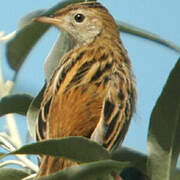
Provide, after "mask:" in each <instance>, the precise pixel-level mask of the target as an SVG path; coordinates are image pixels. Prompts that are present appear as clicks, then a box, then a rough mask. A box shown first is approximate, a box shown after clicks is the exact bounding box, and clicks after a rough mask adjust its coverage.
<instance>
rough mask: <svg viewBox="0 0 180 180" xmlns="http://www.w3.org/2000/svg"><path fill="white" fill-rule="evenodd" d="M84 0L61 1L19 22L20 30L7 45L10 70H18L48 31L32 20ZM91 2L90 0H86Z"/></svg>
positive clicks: (46, 25)
mask: <svg viewBox="0 0 180 180" xmlns="http://www.w3.org/2000/svg"><path fill="white" fill-rule="evenodd" d="M82 1H85V0H65V1H61V2H60V3H58V4H57V5H55V6H54V7H52V8H50V9H49V10H47V11H44V10H38V11H34V12H32V13H30V15H27V16H26V17H24V18H23V19H22V22H20V23H19V24H20V29H19V30H18V32H17V33H16V35H15V37H14V38H13V39H11V40H10V41H9V42H8V44H7V57H8V63H9V65H10V66H11V68H12V69H14V70H15V71H16V72H17V71H18V70H19V69H20V67H21V65H22V64H23V62H24V60H25V58H26V57H27V55H28V54H29V52H30V51H31V49H32V48H33V46H34V45H35V44H36V43H37V42H38V40H39V39H40V38H41V36H42V35H43V34H44V33H45V32H46V31H47V30H48V29H49V27H50V25H49V24H43V23H39V22H35V21H34V19H35V18H36V17H37V16H40V15H48V14H50V13H53V12H55V11H56V10H57V9H60V8H63V7H64V6H66V5H67V4H70V3H76V2H82ZM88 1H92V0H88Z"/></svg>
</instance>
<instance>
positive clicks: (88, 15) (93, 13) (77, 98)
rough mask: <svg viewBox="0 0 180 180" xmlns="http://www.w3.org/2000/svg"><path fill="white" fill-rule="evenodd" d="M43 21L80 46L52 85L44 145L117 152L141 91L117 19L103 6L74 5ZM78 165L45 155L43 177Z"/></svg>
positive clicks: (42, 125)
mask: <svg viewBox="0 0 180 180" xmlns="http://www.w3.org/2000/svg"><path fill="white" fill-rule="evenodd" d="M37 21H39V22H43V23H49V24H52V25H55V26H56V27H57V28H58V29H60V30H61V31H65V32H67V33H68V34H69V35H70V36H71V37H72V38H73V39H74V41H75V44H76V45H75V47H74V48H72V49H71V50H70V51H68V52H67V53H66V54H65V55H64V56H63V57H62V58H61V59H60V61H61V65H60V66H59V67H57V69H56V71H55V72H54V75H53V77H52V79H51V80H50V82H49V83H48V84H47V86H46V90H45V93H44V97H43V101H42V103H41V107H40V115H39V119H38V126H37V138H38V140H43V139H52V138H59V137H66V136H84V137H87V138H90V139H91V140H93V141H96V142H98V143H99V144H101V145H102V146H104V147H105V148H106V149H107V150H108V151H112V150H114V149H115V148H116V147H117V146H118V145H119V144H120V143H121V142H122V140H123V139H124V137H125V134H126V132H127V130H128V127H129V124H130V120H131V117H132V114H133V112H134V109H135V102H136V88H135V81H134V77H133V74H132V70H131V63H130V60H129V58H128V55H127V51H126V50H125V48H124V46H123V44H122V42H121V39H120V37H119V32H118V29H117V26H116V24H115V21H114V19H113V17H112V16H111V15H110V14H109V12H108V10H107V9H106V8H105V7H103V6H102V5H101V4H100V3H97V2H83V3H74V4H71V5H68V6H66V7H64V8H62V9H60V10H58V11H56V12H55V13H54V14H51V15H49V16H42V17H39V18H38V19H37ZM73 164H75V163H74V162H71V161H70V160H67V159H62V158H57V157H52V156H42V158H41V163H40V171H39V173H38V176H43V175H48V174H51V173H54V172H56V171H58V170H60V169H63V168H66V167H69V166H72V165H73Z"/></svg>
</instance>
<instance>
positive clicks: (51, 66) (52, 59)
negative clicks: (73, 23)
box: [44, 32, 75, 82]
mask: <svg viewBox="0 0 180 180" xmlns="http://www.w3.org/2000/svg"><path fill="white" fill-rule="evenodd" d="M74 44H75V42H74V40H73V39H72V38H71V37H70V36H69V35H68V34H67V33H66V32H61V35H60V36H59V37H58V39H57V41H56V42H55V43H54V46H53V48H52V50H51V52H50V54H49V55H48V57H47V58H46V61H45V64H44V72H45V77H46V81H47V82H48V81H49V80H50V79H51V78H52V75H53V74H54V72H55V69H57V67H58V66H61V64H62V63H63V62H62V61H60V59H61V57H62V56H63V55H64V54H65V53H66V52H67V51H69V50H70V49H72V47H73V46H74Z"/></svg>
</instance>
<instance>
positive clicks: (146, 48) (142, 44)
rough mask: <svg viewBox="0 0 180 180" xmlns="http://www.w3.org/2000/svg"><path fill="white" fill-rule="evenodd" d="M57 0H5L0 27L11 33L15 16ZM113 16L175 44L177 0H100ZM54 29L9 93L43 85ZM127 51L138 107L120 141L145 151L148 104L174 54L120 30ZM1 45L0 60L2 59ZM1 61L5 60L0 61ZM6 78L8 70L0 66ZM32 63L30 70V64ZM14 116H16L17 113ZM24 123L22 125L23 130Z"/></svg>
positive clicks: (179, 37) (179, 36)
mask: <svg viewBox="0 0 180 180" xmlns="http://www.w3.org/2000/svg"><path fill="white" fill-rule="evenodd" d="M57 2H59V1H57V0H28V1H24V0H16V1H15V0H13V1H12V0H6V1H2V2H1V6H0V31H5V32H6V33H10V32H12V31H14V30H15V29H16V28H17V23H18V20H19V19H20V18H21V17H23V16H24V15H26V14H27V13H28V12H31V11H33V10H37V9H42V8H49V7H51V6H53V5H54V4H56V3H57ZM100 2H102V4H104V5H105V6H106V7H107V8H108V9H109V11H110V12H111V14H112V15H113V16H114V17H115V19H118V20H121V21H124V22H127V23H130V24H132V25H135V26H137V27H140V28H144V29H146V30H149V31H151V32H154V33H156V34H158V35H160V36H162V37H163V38H165V39H168V40H170V41H172V42H174V43H176V44H178V45H180V23H179V18H180V14H179V7H180V1H179V0H173V1H170V0H158V1H157V0H151V1H149V0H143V1H139V0H133V1H132V0H125V1H122V0H119V1H118V0H111V1H110V0H100ZM57 34H58V32H57V30H56V29H55V28H52V29H51V30H50V32H48V33H47V34H46V36H45V37H44V38H43V39H42V40H41V42H40V43H39V44H38V45H37V46H36V47H35V48H34V49H33V51H32V52H31V54H30V55H29V56H28V58H27V61H26V62H25V64H24V65H23V68H22V70H21V72H20V74H19V76H18V81H17V85H16V87H15V91H14V92H26V93H31V94H33V95H36V94H37V93H38V91H39V90H40V88H41V86H42V85H43V83H44V75H43V63H44V60H45V57H46V56H47V55H48V52H49V50H50V48H51V46H52V44H53V42H54V41H55V39H56V36H57ZM121 38H122V40H123V42H124V45H125V47H126V49H127V50H128V53H129V56H130V59H131V61H132V65H133V70H134V74H135V76H136V81H137V91H138V103H137V111H136V113H135V115H134V118H133V120H132V123H131V126H130V129H129V132H128V134H127V136H126V138H125V141H124V145H126V146H129V147H132V148H134V149H137V150H139V151H142V152H146V138H147V131H148V124H149V118H150V113H151V111H152V108H153V106H154V104H155V102H156V100H157V98H158V96H159V95H160V93H161V90H162V88H163V85H164V83H165V82H166V80H167V77H168V74H169V72H170V71H171V69H172V68H173V66H174V64H175V63H176V61H177V59H178V56H179V54H178V53H176V52H174V51H173V50H169V49H168V48H166V47H163V46H161V45H159V44H156V43H153V42H150V41H148V40H144V39H141V38H137V37H135V36H132V35H127V34H124V33H121ZM3 47H4V46H2V45H1V48H2V50H1V51H0V53H1V55H0V56H1V60H4V59H5V58H4V57H5V55H4V48H3ZM3 64H4V63H3ZM3 67H4V68H5V69H4V74H5V78H6V79H9V78H11V77H12V71H10V69H8V67H7V66H5V65H4V66H3ZM29 67H31V68H29ZM18 117H19V116H18ZM24 126H25V124H23V126H21V129H23V128H24Z"/></svg>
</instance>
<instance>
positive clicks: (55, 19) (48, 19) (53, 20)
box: [35, 16, 62, 25]
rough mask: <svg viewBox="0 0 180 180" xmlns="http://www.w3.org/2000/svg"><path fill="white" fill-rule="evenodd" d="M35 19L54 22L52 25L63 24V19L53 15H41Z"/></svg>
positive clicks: (49, 22)
mask: <svg viewBox="0 0 180 180" xmlns="http://www.w3.org/2000/svg"><path fill="white" fill-rule="evenodd" d="M35 21H37V22H42V23H47V24H52V25H57V24H61V22H62V20H61V19H59V18H56V17H51V16H40V17H38V18H36V19H35Z"/></svg>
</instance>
